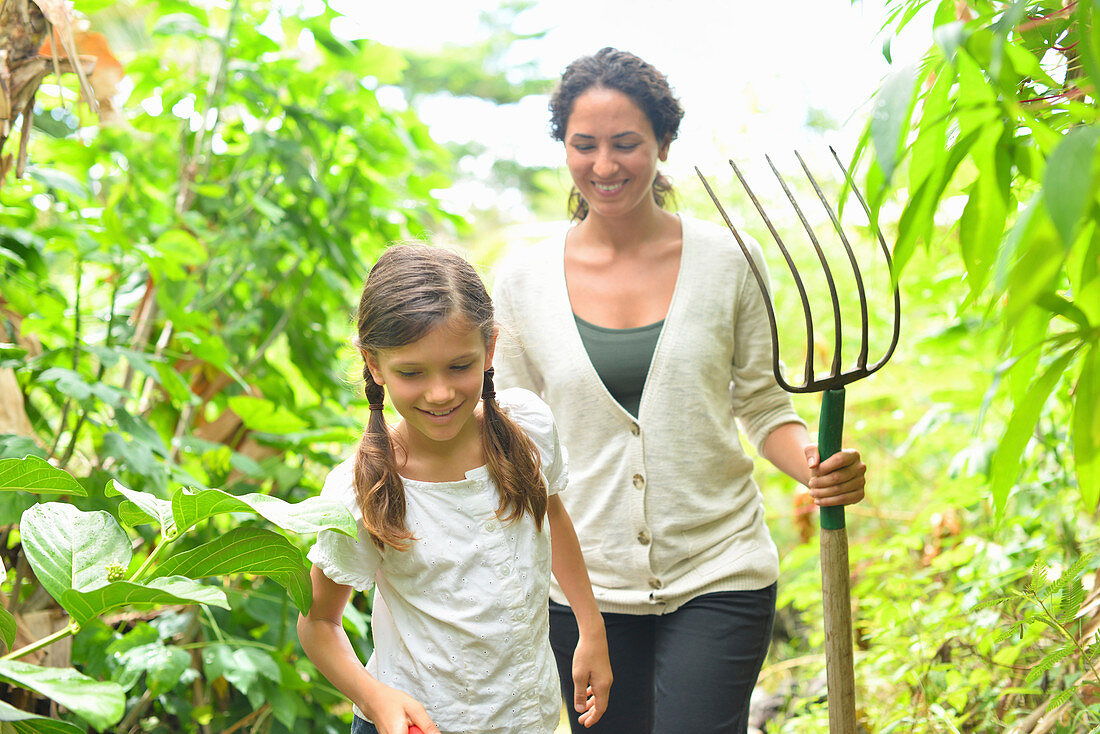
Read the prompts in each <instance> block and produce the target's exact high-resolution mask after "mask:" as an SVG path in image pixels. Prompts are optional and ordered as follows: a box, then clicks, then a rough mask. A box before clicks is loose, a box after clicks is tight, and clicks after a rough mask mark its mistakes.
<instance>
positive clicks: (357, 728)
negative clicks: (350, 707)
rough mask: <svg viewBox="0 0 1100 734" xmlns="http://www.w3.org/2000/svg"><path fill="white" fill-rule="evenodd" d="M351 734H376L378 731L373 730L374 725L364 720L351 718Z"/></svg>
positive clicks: (356, 717) (355, 717)
mask: <svg viewBox="0 0 1100 734" xmlns="http://www.w3.org/2000/svg"><path fill="white" fill-rule="evenodd" d="M351 734H378V730H377V729H375V728H374V724H372V723H370V722H369V721H367V720H366V719H360V718H359V717H358V716H353V717H352V719H351Z"/></svg>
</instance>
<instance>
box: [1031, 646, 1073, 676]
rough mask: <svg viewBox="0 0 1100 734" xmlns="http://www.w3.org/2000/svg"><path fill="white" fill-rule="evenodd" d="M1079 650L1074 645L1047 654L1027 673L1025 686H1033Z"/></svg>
mask: <svg viewBox="0 0 1100 734" xmlns="http://www.w3.org/2000/svg"><path fill="white" fill-rule="evenodd" d="M1076 649H1077V648H1076V647H1075V646H1073V645H1062V646H1061V647H1058V648H1056V649H1055V650H1054V651H1053V652H1050V653H1047V654H1046V655H1045V656H1043V659H1042V660H1040V661H1039V662H1038V663H1036V664H1035V665H1034V666H1032V668H1031V670H1029V671H1028V672H1027V675H1026V676H1025V677H1024V684H1025V685H1031V684H1032V683H1034V682H1035V681H1037V680H1038V679H1039V678H1040V677H1042V675H1043V673H1046V672H1047V671H1048V670H1050V669H1051V668H1053V667H1054V666H1055V665H1057V664H1058V663H1060V662H1062V660H1064V659H1065V658H1066V657H1068V656H1069V655H1070V654H1071V653H1073V652H1074V651H1075V650H1076Z"/></svg>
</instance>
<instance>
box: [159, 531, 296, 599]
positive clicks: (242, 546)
mask: <svg viewBox="0 0 1100 734" xmlns="http://www.w3.org/2000/svg"><path fill="white" fill-rule="evenodd" d="M237 573H250V574H255V575H257V576H268V577H270V578H272V579H274V580H275V581H277V582H278V583H279V584H280V585H282V586H283V587H284V588H286V590H287V592H288V593H289V594H290V597H291V598H292V599H293V600H294V603H295V605H296V606H297V607H298V609H299V610H300V611H301V612H302V613H303V614H305V613H308V612H309V606H310V603H311V602H312V600H313V587H312V585H311V583H310V580H309V565H308V564H307V563H306V561H305V557H304V556H303V555H302V552H301V551H300V550H298V548H297V547H296V546H294V545H293V544H292V543H291V542H290V541H289V540H287V539H286V538H284V537H283V536H282V535H279V534H278V533H273V532H271V531H270V530H264V529H263V528H256V527H239V528H234V529H233V530H230V531H229V532H228V533H226V534H225V535H222V536H221V537H219V538H218V539H216V540H213V541H211V542H209V543H207V544H205V545H201V546H199V547H198V548H193V549H191V550H189V551H186V552H184V553H177V554H175V555H173V556H172V557H171V558H169V559H168V560H166V561H165V562H164V563H162V564H160V566H159V567H158V568H157V570H156V575H157V576H167V575H177V576H187V577H189V578H195V579H197V578H206V577H208V576H228V575H230V574H237Z"/></svg>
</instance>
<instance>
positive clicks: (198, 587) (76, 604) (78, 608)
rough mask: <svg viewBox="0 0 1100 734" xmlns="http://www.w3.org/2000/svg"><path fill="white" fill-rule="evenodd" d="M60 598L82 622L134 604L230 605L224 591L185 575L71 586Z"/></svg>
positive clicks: (74, 616) (63, 604)
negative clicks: (98, 584) (80, 588)
mask: <svg viewBox="0 0 1100 734" xmlns="http://www.w3.org/2000/svg"><path fill="white" fill-rule="evenodd" d="M58 601H60V602H61V605H62V606H63V607H65V608H66V609H68V610H69V614H71V615H72V617H73V619H74V620H75V621H76V622H77V623H79V624H84V623H85V622H87V621H88V620H90V619H94V618H95V617H98V616H99V615H100V614H103V613H104V612H107V611H109V610H111V609H116V608H118V607H123V606H129V605H131V604H209V605H210V606H215V607H221V608H222V609H229V602H228V601H227V600H226V598H225V592H224V591H222V590H221V589H219V588H217V587H216V586H207V585H205V584H200V583H199V582H197V581H195V580H193V579H189V578H185V577H183V576H167V577H163V578H156V579H153V580H152V581H149V582H147V583H144V584H141V583H136V582H134V581H112V582H109V583H106V584H103V585H102V586H96V587H94V588H86V589H84V590H77V589H69V590H68V591H66V592H64V593H63V594H62V595H61V599H59V600H58Z"/></svg>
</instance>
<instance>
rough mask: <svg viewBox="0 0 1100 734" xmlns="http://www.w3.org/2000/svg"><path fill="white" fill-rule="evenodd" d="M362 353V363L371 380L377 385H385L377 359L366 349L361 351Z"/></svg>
mask: <svg viewBox="0 0 1100 734" xmlns="http://www.w3.org/2000/svg"><path fill="white" fill-rule="evenodd" d="M361 351H362V353H363V361H364V362H365V363H366V365H367V369H368V370H369V371H370V376H371V378H373V379H374V381H375V382H376V383H377V384H379V385H385V384H386V381H385V380H384V379H383V378H382V368H381V367H379V366H378V359H377V358H375V356H374V355H373V354H371V353H370V352H368V351H367V350H366V349H363V350H361Z"/></svg>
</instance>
